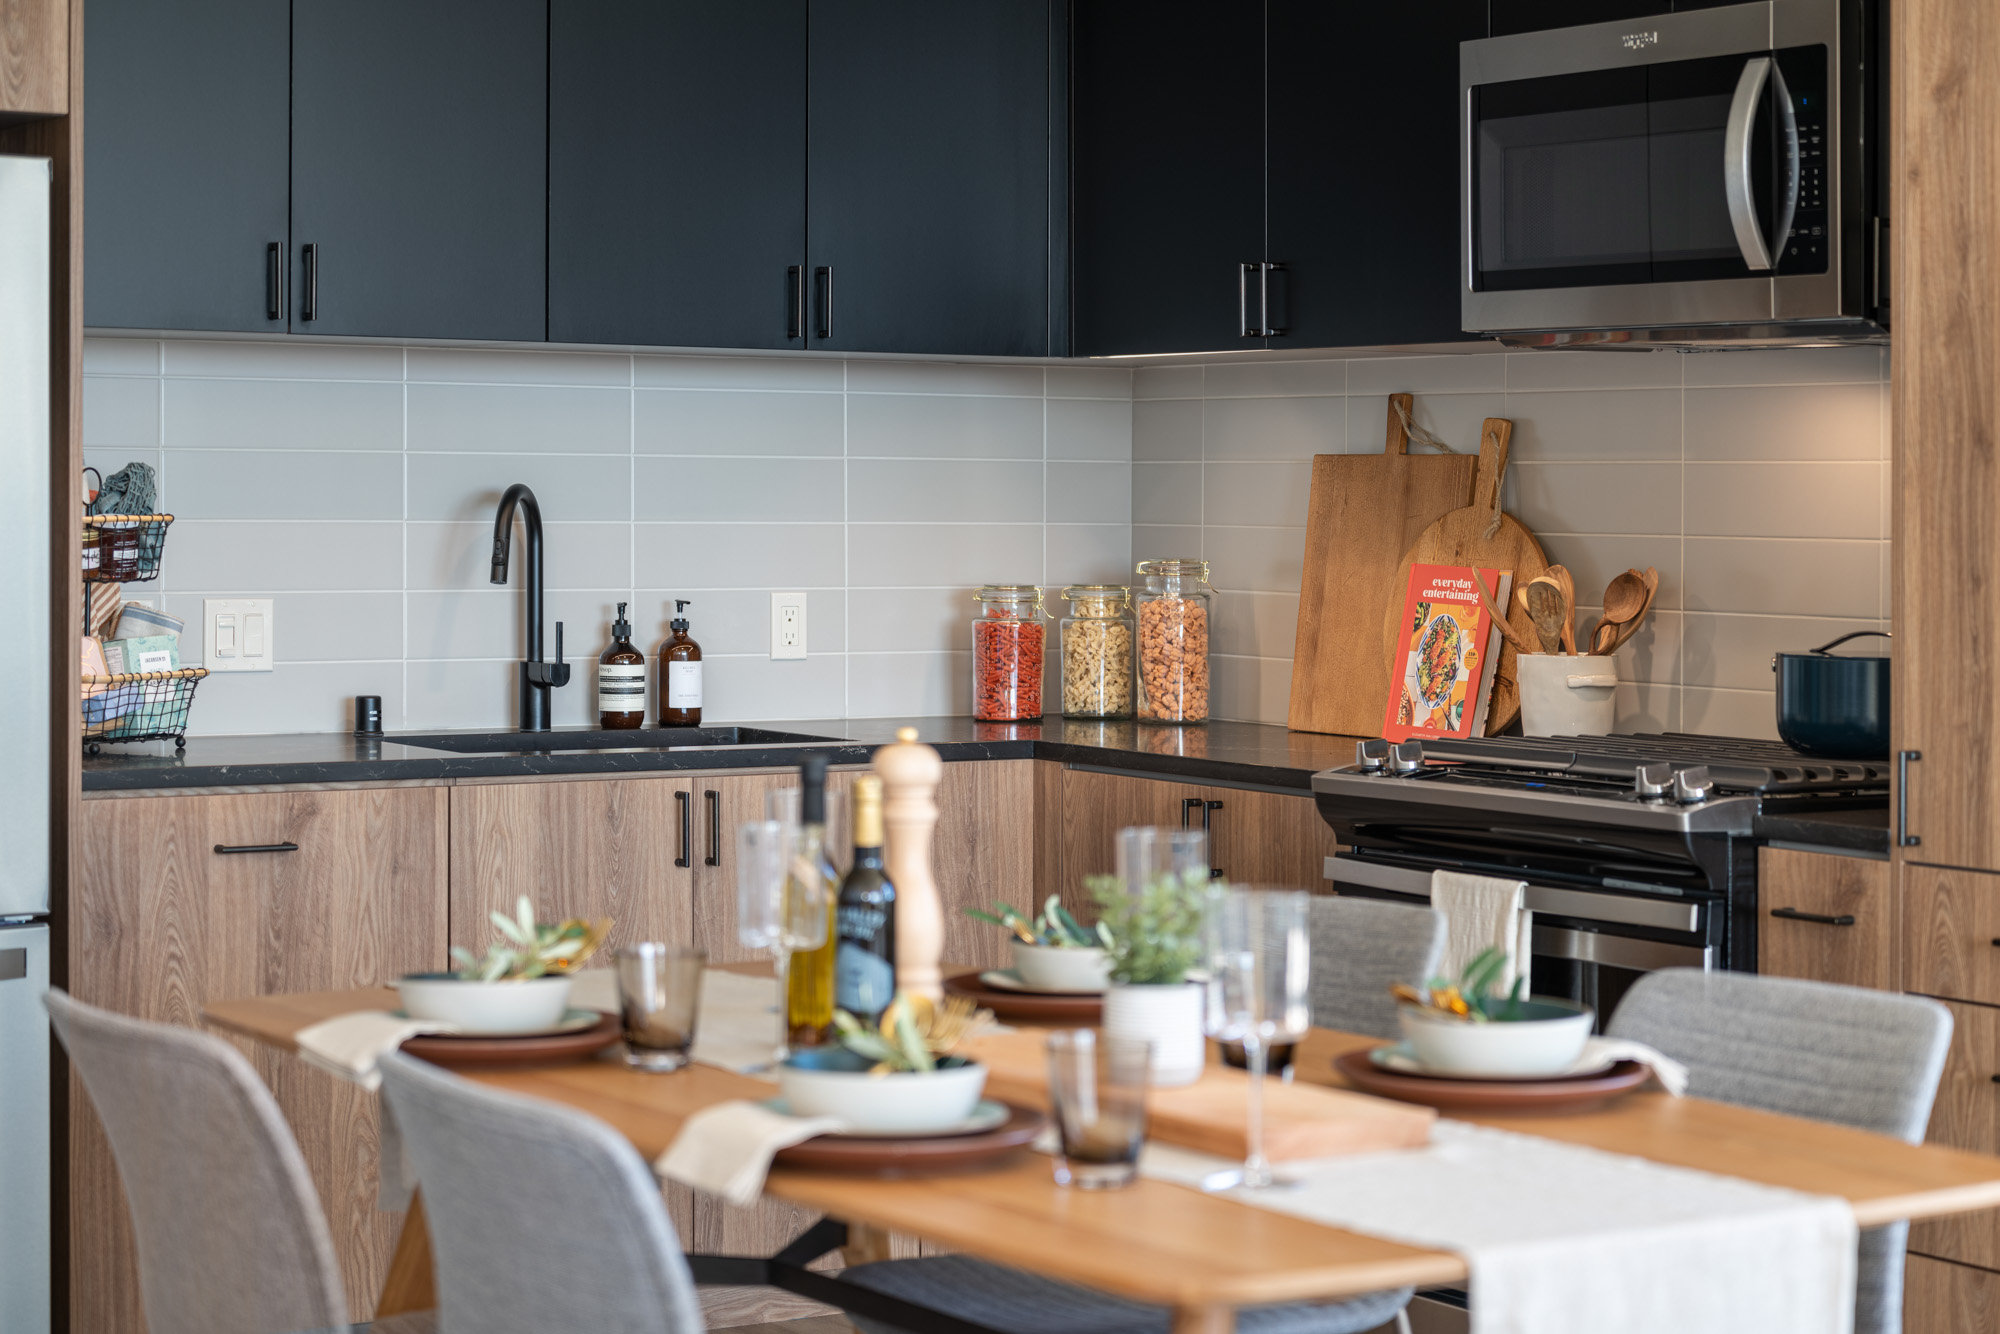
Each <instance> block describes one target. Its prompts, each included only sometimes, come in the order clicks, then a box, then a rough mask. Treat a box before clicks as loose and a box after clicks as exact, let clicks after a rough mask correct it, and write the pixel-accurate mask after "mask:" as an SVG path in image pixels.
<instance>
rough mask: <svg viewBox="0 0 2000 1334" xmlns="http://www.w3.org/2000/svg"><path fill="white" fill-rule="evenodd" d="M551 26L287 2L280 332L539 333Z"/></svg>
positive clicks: (471, 12)
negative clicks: (283, 312) (287, 224)
mask: <svg viewBox="0 0 2000 1334" xmlns="http://www.w3.org/2000/svg"><path fill="white" fill-rule="evenodd" d="M548 23H549V7H548V3H547V0H425V2H424V3H423V4H409V3H406V2H405V0H293V4H292V32H293V42H292V101H291V126H292V197H291V208H292V269H293V290H294V292H295V293H296V294H297V296H296V299H294V300H293V301H292V303H291V313H292V319H291V327H292V331H293V332H294V333H318V334H367V335H376V336H381V337H390V338H494V339H509V340H514V341H522V342H539V341H541V340H542V339H544V338H546V337H547V336H548V317H547V312H548V304H547V299H546V298H547V286H548V277H547V275H548V49H549V48H548ZM308 246H310V247H313V251H312V254H313V257H314V258H313V260H312V262H311V263H310V264H308V262H307V260H306V259H305V257H304V251H305V248H306V247H308ZM309 268H310V269H311V270H312V271H311V272H310V273H309V272H308V271H307V270H308V269H309Z"/></svg>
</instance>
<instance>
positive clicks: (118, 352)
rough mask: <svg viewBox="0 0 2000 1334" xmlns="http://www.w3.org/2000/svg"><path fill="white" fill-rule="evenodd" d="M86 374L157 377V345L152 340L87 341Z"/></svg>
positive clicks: (84, 355) (158, 358)
mask: <svg viewBox="0 0 2000 1334" xmlns="http://www.w3.org/2000/svg"><path fill="white" fill-rule="evenodd" d="M83 373H84V374H85V375H158V374H159V373H160V344H159V340H158V339H153V338H86V339H84V340H83Z"/></svg>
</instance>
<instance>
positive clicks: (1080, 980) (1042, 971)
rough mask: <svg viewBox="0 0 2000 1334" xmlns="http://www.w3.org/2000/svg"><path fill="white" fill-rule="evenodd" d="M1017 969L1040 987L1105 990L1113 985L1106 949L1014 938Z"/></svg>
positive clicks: (1038, 988)
mask: <svg viewBox="0 0 2000 1334" xmlns="http://www.w3.org/2000/svg"><path fill="white" fill-rule="evenodd" d="M1014 971H1015V972H1016V973H1018V974H1019V975H1020V978H1021V981H1023V982H1024V983H1026V984H1027V985H1029V986H1031V987H1033V988H1034V989H1035V990H1037V991H1074V992H1078V993H1083V992H1091V991H1102V990H1104V989H1105V988H1106V987H1108V986H1110V985H1111V960H1110V959H1109V958H1108V957H1106V955H1105V953H1104V951H1103V950H1101V949H1098V948H1095V947H1090V948H1085V949H1062V948H1058V947H1057V946H1054V945H1029V944H1025V943H1023V942H1021V941H1019V940H1016V941H1015V942H1014Z"/></svg>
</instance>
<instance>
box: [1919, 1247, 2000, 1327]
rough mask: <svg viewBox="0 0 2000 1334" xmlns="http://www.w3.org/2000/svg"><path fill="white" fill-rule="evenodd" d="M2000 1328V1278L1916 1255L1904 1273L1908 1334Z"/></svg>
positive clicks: (1974, 1269)
mask: <svg viewBox="0 0 2000 1334" xmlns="http://www.w3.org/2000/svg"><path fill="white" fill-rule="evenodd" d="M1996 1328H2000V1274H1996V1273H1994V1272H1993V1271H1992V1270H1990V1269H1976V1268H1974V1267H1973V1266H1971V1265H1961V1264H1953V1263H1951V1262H1950V1261H1948V1260H1936V1259H1932V1258H1930V1257H1929V1256H1923V1255H1912V1256H1910V1258H1909V1263H1908V1265H1907V1266H1906V1267H1905V1269H1904V1271H1903V1331H1904V1334H1974V1331H1978V1330H1990V1329H1996Z"/></svg>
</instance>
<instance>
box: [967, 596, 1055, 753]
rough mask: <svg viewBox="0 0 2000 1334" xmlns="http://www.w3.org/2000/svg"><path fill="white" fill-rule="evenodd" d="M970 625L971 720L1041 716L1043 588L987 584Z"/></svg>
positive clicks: (1000, 720) (1044, 632)
mask: <svg viewBox="0 0 2000 1334" xmlns="http://www.w3.org/2000/svg"><path fill="white" fill-rule="evenodd" d="M978 598H979V618H978V619H977V620H975V621H973V623H972V716H973V717H974V718H975V719H976V720H978V721H979V722H982V723H1015V722H1027V721H1030V720H1032V719H1035V718H1039V717H1041V716H1042V648H1043V642H1044V640H1045V638H1046V636H1047V627H1046V626H1044V625H1043V623H1042V622H1043V615H1042V590H1041V589H1040V588H1038V587H1037V586H1035V585H1034V584H988V585H987V586H986V587H984V588H982V589H980V590H979V593H978Z"/></svg>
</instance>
